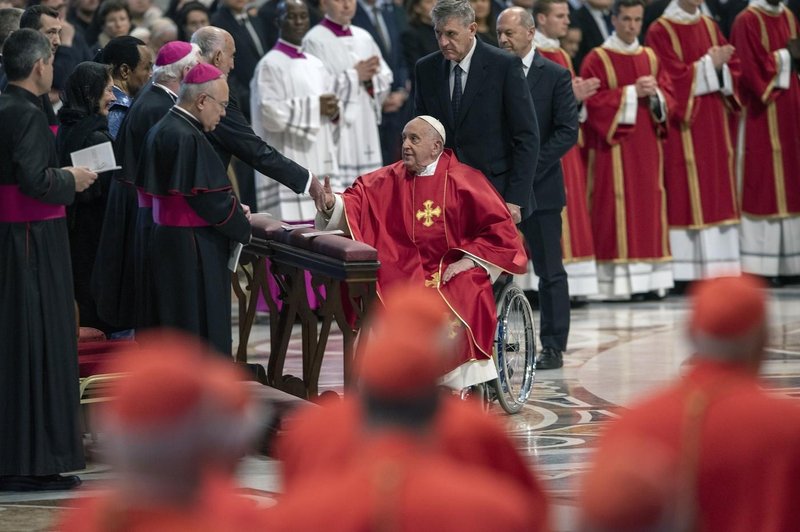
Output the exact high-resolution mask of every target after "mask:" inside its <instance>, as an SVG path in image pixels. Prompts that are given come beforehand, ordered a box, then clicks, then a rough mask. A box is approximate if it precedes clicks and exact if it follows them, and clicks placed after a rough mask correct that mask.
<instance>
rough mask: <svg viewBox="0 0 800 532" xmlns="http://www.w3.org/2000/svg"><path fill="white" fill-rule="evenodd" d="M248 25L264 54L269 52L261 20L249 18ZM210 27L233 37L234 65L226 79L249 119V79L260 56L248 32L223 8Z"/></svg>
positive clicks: (214, 17) (213, 18) (212, 19)
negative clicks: (259, 42) (234, 44)
mask: <svg viewBox="0 0 800 532" xmlns="http://www.w3.org/2000/svg"><path fill="white" fill-rule="evenodd" d="M250 23H251V24H252V25H253V28H254V29H255V30H256V33H257V34H258V36H259V37H260V38H261V46H262V48H263V49H264V53H267V52H268V51H269V48H268V47H267V41H266V31H265V30H264V27H263V23H262V21H261V19H259V18H256V17H250ZM211 25H212V26H216V27H218V28H222V29H223V30H225V31H227V32H228V33H230V34H231V36H232V37H233V42H234V43H236V63H235V65H236V66H235V67H234V69H233V70H231V75H230V77H229V78H228V85H229V86H230V88H231V90H232V91H233V92H234V94H235V95H236V97H237V98H238V99H239V101H240V102H241V105H242V112H243V113H244V115H245V116H246V117H247V119H248V120H249V119H250V79H251V78H252V77H253V72H254V71H255V69H256V65H257V64H258V61H259V59H261V56H260V55H259V53H258V49H257V48H256V45H255V44H254V43H253V39H252V38H251V37H250V32H248V31H247V28H245V27H244V26H242V25H241V24H239V21H237V20H236V17H235V16H234V14H233V12H232V11H231V10H230V9H228V8H227V7H225V6H220V8H219V9H218V10H217V12H216V13H214V15H213V16H212V17H211Z"/></svg>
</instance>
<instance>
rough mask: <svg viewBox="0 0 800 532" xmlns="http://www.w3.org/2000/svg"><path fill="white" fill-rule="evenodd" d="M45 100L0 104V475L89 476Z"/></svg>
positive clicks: (61, 194)
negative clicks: (79, 471)
mask: <svg viewBox="0 0 800 532" xmlns="http://www.w3.org/2000/svg"><path fill="white" fill-rule="evenodd" d="M41 105H42V104H41V99H40V98H38V97H36V96H34V95H33V94H31V93H30V92H28V91H26V90H24V89H21V88H19V87H16V86H13V85H9V86H8V88H7V89H6V91H5V92H4V93H3V94H2V96H0V124H4V126H3V127H0V186H2V188H1V189H0V194H2V199H1V200H0V476H4V475H51V474H55V473H62V472H65V471H71V470H75V469H82V468H83V467H85V464H84V457H83V446H82V445H81V437H80V430H79V426H78V408H79V404H78V355H77V352H78V346H77V339H76V331H75V307H74V299H73V289H72V268H71V265H70V259H69V256H70V255H69V253H70V251H69V240H68V236H67V224H66V219H65V218H64V216H63V213H64V209H63V207H61V206H63V205H67V204H70V203H72V201H73V199H74V197H75V181H74V179H73V178H72V175H71V174H70V173H69V172H66V171H63V170H59V169H58V168H57V167H58V157H57V155H56V146H55V137H54V136H53V134H52V132H51V131H50V129H49V128H48V124H47V118H46V115H45V113H44V112H43V110H42V107H41Z"/></svg>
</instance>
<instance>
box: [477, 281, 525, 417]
mask: <svg viewBox="0 0 800 532" xmlns="http://www.w3.org/2000/svg"><path fill="white" fill-rule="evenodd" d="M492 288H493V291H494V300H495V303H496V304H497V331H496V333H495V339H494V353H493V359H494V363H495V366H496V368H497V378H496V379H495V380H493V381H488V382H485V383H483V384H479V385H476V386H472V387H470V389H468V390H465V391H464V392H462V398H464V399H466V398H467V397H469V396H477V398H479V399H481V400H482V401H483V403H484V406H485V407H486V408H487V409H488V407H489V404H490V403H492V402H494V401H495V400H496V401H497V402H498V403H499V404H500V406H501V407H502V408H503V410H505V411H506V413H508V414H516V413H518V412H519V411H520V410H522V407H523V406H524V405H525V403H526V402H527V401H528V398H529V397H530V395H531V391H532V389H533V383H534V380H535V377H536V359H537V357H538V349H537V348H536V325H535V322H534V316H533V309H531V305H530V303H529V302H528V299H527V298H526V297H525V292H523V291H522V289H521V288H520V287H519V286H517V285H516V284H514V281H513V277H512V276H511V275H507V274H504V275H502V276H501V277H500V278H499V279H498V280H497V282H495V284H494V286H493V287H492Z"/></svg>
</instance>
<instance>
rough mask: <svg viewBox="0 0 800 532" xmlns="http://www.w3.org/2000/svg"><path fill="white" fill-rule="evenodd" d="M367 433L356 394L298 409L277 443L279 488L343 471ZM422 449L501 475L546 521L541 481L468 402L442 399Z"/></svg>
mask: <svg viewBox="0 0 800 532" xmlns="http://www.w3.org/2000/svg"><path fill="white" fill-rule="evenodd" d="M370 437H371V434H370V433H369V432H368V431H367V430H365V428H364V410H363V407H362V405H361V402H360V400H359V399H358V398H357V397H354V396H345V397H344V398H343V399H342V400H335V401H330V402H327V403H323V405H322V406H321V407H319V408H316V407H308V408H305V409H303V410H300V411H299V412H298V413H297V414H296V415H295V416H294V417H293V418H291V419H290V420H289V421H288V422H287V423H286V425H285V430H284V431H283V432H282V434H281V436H280V437H279V439H278V442H277V449H276V456H277V458H278V459H279V460H280V461H281V465H282V468H283V469H282V473H283V483H284V489H285V491H286V492H287V493H291V492H292V491H294V490H295V488H296V486H298V485H302V484H303V483H304V481H305V480H306V479H308V478H311V477H315V476H317V475H324V476H336V475H337V474H339V473H341V472H343V471H346V470H348V469H349V468H350V467H352V466H353V464H356V463H358V462H360V461H361V458H362V456H361V454H360V449H361V448H362V447H363V445H364V443H365V441H367V440H369V438H370ZM425 452H427V453H429V454H435V455H437V456H441V457H445V458H447V459H448V460H452V461H454V462H456V463H458V464H461V465H462V466H463V467H471V468H476V469H480V470H483V471H487V472H489V473H491V474H492V476H494V477H497V478H502V479H504V480H505V481H506V482H508V483H509V484H510V485H513V486H514V487H515V490H516V491H517V492H518V493H521V494H523V496H524V497H525V500H526V501H527V503H526V504H527V506H528V508H529V510H530V512H531V514H532V515H534V516H536V522H537V523H538V524H539V525H540V526H541V527H544V526H545V524H546V523H547V519H548V516H547V508H548V505H547V497H546V495H545V493H544V491H543V490H542V487H541V485H540V484H539V482H538V481H537V479H536V477H535V476H534V474H533V472H532V471H531V470H530V468H529V467H528V465H527V464H526V463H525V461H524V460H523V458H522V457H521V456H520V454H519V452H518V451H517V450H516V449H515V448H514V445H513V443H512V442H511V440H510V439H509V438H508V436H507V435H506V433H505V431H504V430H503V427H502V426H501V425H500V424H499V423H498V421H497V419H495V418H494V417H492V416H491V415H488V414H486V413H484V412H483V411H482V410H481V409H480V408H479V407H478V405H477V404H475V403H473V402H472V401H462V400H460V399H456V398H454V397H449V396H448V397H444V398H443V400H442V403H441V405H440V406H439V411H438V413H437V414H436V418H435V419H434V421H433V424H432V427H431V429H430V432H429V434H428V440H427V444H426V447H425Z"/></svg>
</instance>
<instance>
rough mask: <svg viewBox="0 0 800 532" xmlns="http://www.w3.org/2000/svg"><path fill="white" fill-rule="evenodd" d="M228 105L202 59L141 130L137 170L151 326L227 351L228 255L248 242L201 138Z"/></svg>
mask: <svg viewBox="0 0 800 532" xmlns="http://www.w3.org/2000/svg"><path fill="white" fill-rule="evenodd" d="M228 103H229V93H228V83H227V81H226V80H225V74H223V72H222V71H221V70H219V69H218V68H216V67H213V66H211V65H208V64H204V63H201V64H198V65H197V66H195V67H193V68H192V70H190V71H189V73H188V74H187V75H186V77H185V78H184V80H183V83H182V84H181V90H180V98H179V100H178V103H177V105H176V106H175V107H173V108H172V109H170V111H169V112H168V113H167V115H166V116H165V117H164V118H162V119H161V120H160V121H159V122H158V123H157V124H156V125H155V126H153V128H152V129H151V130H150V132H149V133H148V134H147V137H146V139H145V145H144V147H143V148H142V153H141V157H140V159H139V166H138V170H137V174H138V175H139V177H140V178H141V180H142V186H143V189H144V192H146V193H147V194H148V195H150V196H151V197H152V201H153V222H154V224H153V231H152V241H151V243H150V246H149V255H150V257H151V260H150V261H149V263H148V264H147V267H148V269H149V274H150V276H151V278H152V281H151V284H152V287H153V293H152V304H153V308H154V309H155V312H156V316H157V320H155V322H154V323H153V325H156V326H159V327H172V328H176V329H181V330H184V331H188V332H190V333H193V334H195V335H197V336H199V337H201V338H205V339H206V340H208V342H209V343H210V344H211V345H212V346H214V348H215V349H216V350H217V351H219V352H220V353H223V354H227V355H230V353H231V343H232V338H231V289H230V272H229V271H228V266H227V264H228V254H229V252H230V247H231V244H232V243H235V242H240V243H243V244H247V243H248V242H249V241H250V222H249V218H250V209H249V208H248V207H247V206H246V205H242V204H240V203H239V201H238V200H237V199H236V196H234V194H233V192H232V189H231V184H230V182H229V180H228V175H227V172H226V169H225V167H224V166H223V165H222V162H221V161H220V160H219V158H218V157H217V156H216V154H215V153H214V150H212V149H211V145H210V144H209V142H208V139H207V138H206V136H205V135H204V133H208V132H209V131H213V130H214V128H215V127H217V124H219V122H220V120H221V119H222V117H224V116H225V109H226V107H227V106H228Z"/></svg>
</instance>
